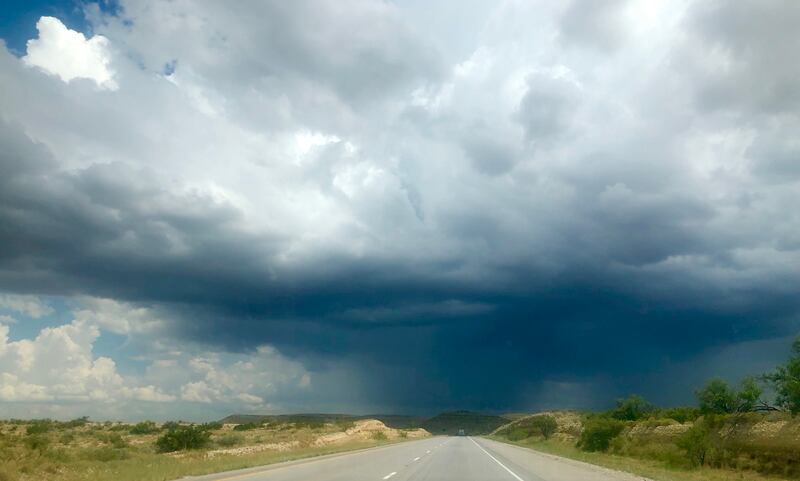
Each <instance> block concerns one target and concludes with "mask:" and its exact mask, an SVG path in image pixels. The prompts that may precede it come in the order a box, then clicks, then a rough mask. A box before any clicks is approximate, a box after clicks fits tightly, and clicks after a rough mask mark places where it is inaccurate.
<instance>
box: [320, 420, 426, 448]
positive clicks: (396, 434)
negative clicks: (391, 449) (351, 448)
mask: <svg viewBox="0 0 800 481" xmlns="http://www.w3.org/2000/svg"><path fill="white" fill-rule="evenodd" d="M430 435H431V434H430V433H429V432H428V431H426V430H424V429H394V428H390V427H387V426H386V425H385V424H383V423H382V422H380V421H378V420H376V419H364V420H361V421H356V422H355V423H354V425H353V427H351V428H349V429H347V430H345V431H341V432H337V433H329V434H323V435H322V436H320V437H318V438H317V439H316V440H315V441H314V443H313V445H314V446H329V445H332V444H344V443H348V442H354V441H369V440H378V439H390V440H391V439H399V438H424V437H426V436H430Z"/></svg>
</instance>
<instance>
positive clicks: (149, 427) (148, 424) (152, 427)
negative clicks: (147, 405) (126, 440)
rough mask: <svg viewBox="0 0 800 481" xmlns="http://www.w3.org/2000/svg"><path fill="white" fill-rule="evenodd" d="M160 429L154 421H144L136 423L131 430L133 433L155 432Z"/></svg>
mask: <svg viewBox="0 0 800 481" xmlns="http://www.w3.org/2000/svg"><path fill="white" fill-rule="evenodd" d="M159 431H160V429H159V428H158V426H156V423H154V422H153V421H142V422H140V423H136V424H135V425H134V426H133V427H132V428H131V430H130V431H128V432H130V433H131V434H153V433H157V432H159Z"/></svg>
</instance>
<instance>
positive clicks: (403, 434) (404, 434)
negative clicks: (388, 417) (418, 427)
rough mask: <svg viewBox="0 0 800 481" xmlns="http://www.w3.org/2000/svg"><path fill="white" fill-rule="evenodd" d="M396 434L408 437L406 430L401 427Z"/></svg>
mask: <svg viewBox="0 0 800 481" xmlns="http://www.w3.org/2000/svg"><path fill="white" fill-rule="evenodd" d="M398 435H399V436H400V437H401V438H403V439H405V438H407V437H408V431H406V430H403V429H401V430H400V432H399V433H398Z"/></svg>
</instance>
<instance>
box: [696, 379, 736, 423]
mask: <svg viewBox="0 0 800 481" xmlns="http://www.w3.org/2000/svg"><path fill="white" fill-rule="evenodd" d="M695 395H696V396H697V401H698V403H699V405H700V412H702V413H703V414H709V413H713V414H726V413H732V412H734V411H735V410H736V407H737V400H736V393H735V392H734V391H733V389H731V387H730V385H728V383H727V382H725V381H724V380H722V379H719V378H714V379H711V380H710V381H708V382H707V383H706V385H705V386H703V388H702V389H699V390H697V391H695Z"/></svg>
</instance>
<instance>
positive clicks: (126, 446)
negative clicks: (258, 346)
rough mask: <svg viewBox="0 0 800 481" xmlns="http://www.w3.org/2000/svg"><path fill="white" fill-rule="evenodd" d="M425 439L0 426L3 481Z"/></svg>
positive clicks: (378, 430) (232, 428) (269, 425)
mask: <svg viewBox="0 0 800 481" xmlns="http://www.w3.org/2000/svg"><path fill="white" fill-rule="evenodd" d="M240 426H244V427H240ZM425 435H427V433H426V432H424V431H422V430H399V429H392V428H387V427H386V426H385V425H384V424H382V423H381V422H379V421H375V420H360V421H348V422H341V423H325V422H313V423H307V422H305V423H304V422H298V423H294V422H258V423H248V424H246V425H244V424H239V425H236V424H222V423H206V424H191V423H184V422H168V423H163V424H157V423H155V422H152V421H143V422H140V423H136V424H127V423H115V422H104V423H97V422H90V421H89V420H88V419H87V418H80V419H76V420H73V421H68V422H59V421H53V420H49V419H39V420H8V421H0V481H29V480H30V481H33V480H37V481H38V480H42V479H47V480H57V481H89V480H92V481H96V480H101V479H102V480H115V481H134V480H136V481H151V480H152V481H156V480H158V481H163V480H169V479H177V478H180V477H182V476H187V475H198V474H206V473H213V472H219V471H226V470H230V469H237V468H244V467H251V466H258V465H263V464H269V463H275V462H281V461H286V460H291V459H298V458H303V457H309V456H318V455H322V454H329V453H335V452H341V451H347V450H352V449H359V448H366V447H371V446H377V445H380V444H386V443H390V442H397V441H399V440H403V439H406V438H411V437H420V436H425Z"/></svg>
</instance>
